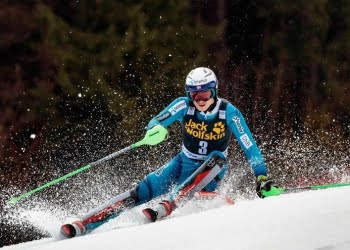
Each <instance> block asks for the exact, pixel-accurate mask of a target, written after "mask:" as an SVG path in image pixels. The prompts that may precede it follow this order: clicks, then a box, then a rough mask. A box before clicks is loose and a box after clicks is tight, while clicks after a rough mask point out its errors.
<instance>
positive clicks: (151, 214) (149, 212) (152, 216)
mask: <svg viewBox="0 0 350 250" xmlns="http://www.w3.org/2000/svg"><path fill="white" fill-rule="evenodd" d="M142 213H143V214H144V215H145V216H146V218H147V219H148V220H149V221H151V222H155V221H156V220H157V212H156V211H154V210H153V209H152V208H145V209H143V210H142Z"/></svg>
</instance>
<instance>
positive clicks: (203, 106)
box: [193, 98, 214, 112]
mask: <svg viewBox="0 0 350 250" xmlns="http://www.w3.org/2000/svg"><path fill="white" fill-rule="evenodd" d="M193 103H194V105H195V106H196V108H197V110H198V111H201V112H202V111H203V112H204V111H207V110H208V108H209V107H210V105H212V104H213V103H214V100H213V98H211V99H209V100H208V101H194V102H193Z"/></svg>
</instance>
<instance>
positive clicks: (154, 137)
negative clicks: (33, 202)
mask: <svg viewBox="0 0 350 250" xmlns="http://www.w3.org/2000/svg"><path fill="white" fill-rule="evenodd" d="M167 135H168V130H167V129H166V128H165V127H163V126H160V125H156V126H154V127H153V128H152V129H150V130H148V131H147V132H146V135H145V137H144V138H143V139H142V140H140V141H138V142H136V143H134V144H132V145H130V146H128V147H125V148H123V149H121V150H119V151H117V152H114V153H112V154H110V155H107V156H105V157H103V158H101V159H99V160H97V161H94V162H92V163H89V164H87V165H85V166H83V167H81V168H79V169H77V170H74V171H73V172H70V173H68V174H66V175H64V176H62V177H60V178H57V179H55V180H53V181H50V182H48V183H46V184H44V185H42V186H40V187H38V188H35V189H33V190H31V191H29V192H27V193H24V194H22V195H20V196H17V197H13V198H11V199H10V200H8V201H7V203H8V204H12V205H13V204H16V203H17V202H18V201H20V200H22V199H24V198H26V197H28V196H29V195H32V194H34V193H36V192H39V191H41V190H43V189H45V188H48V187H50V186H52V185H54V184H56V183H59V182H61V181H64V180H66V179H68V178H70V177H72V176H74V175H76V174H78V173H81V172H83V171H85V170H88V169H89V168H91V167H93V166H96V165H98V164H100V163H102V162H105V161H108V160H110V159H112V158H115V157H117V156H119V155H121V154H124V153H126V152H128V151H130V150H132V149H135V148H137V147H140V146H142V145H156V144H159V143H161V142H162V141H164V140H165V139H166V137H167Z"/></svg>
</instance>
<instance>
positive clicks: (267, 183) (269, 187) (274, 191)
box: [256, 175, 283, 198]
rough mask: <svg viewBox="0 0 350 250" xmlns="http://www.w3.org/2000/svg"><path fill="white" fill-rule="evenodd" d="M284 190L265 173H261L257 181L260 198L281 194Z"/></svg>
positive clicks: (257, 191)
mask: <svg viewBox="0 0 350 250" xmlns="http://www.w3.org/2000/svg"><path fill="white" fill-rule="evenodd" d="M282 192H283V191H282V189H281V188H279V187H278V186H277V185H276V184H275V183H274V182H273V181H272V180H270V179H269V178H268V177H267V176H265V175H259V176H258V178H257V183H256V193H257V194H258V196H259V197H260V198H265V197H268V196H274V195H279V194H281V193H282Z"/></svg>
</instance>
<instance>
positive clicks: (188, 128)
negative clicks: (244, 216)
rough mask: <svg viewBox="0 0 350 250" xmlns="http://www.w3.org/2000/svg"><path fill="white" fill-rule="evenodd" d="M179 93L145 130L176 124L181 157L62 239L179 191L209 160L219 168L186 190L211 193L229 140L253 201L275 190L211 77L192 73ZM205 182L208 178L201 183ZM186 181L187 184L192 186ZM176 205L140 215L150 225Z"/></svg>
mask: <svg viewBox="0 0 350 250" xmlns="http://www.w3.org/2000/svg"><path fill="white" fill-rule="evenodd" d="M185 89H186V94H187V96H186V97H180V98H177V99H176V100H174V101H173V102H172V103H171V104H170V105H169V106H167V107H166V108H165V109H164V110H163V111H162V112H160V113H159V114H158V115H157V116H156V117H154V118H153V119H152V120H151V121H150V122H149V124H148V126H147V130H151V131H152V132H154V133H157V132H158V130H160V129H164V128H166V127H168V126H169V125H171V124H172V123H174V122H175V121H179V122H180V123H181V125H182V150H181V152H180V153H179V154H178V155H176V156H175V157H174V158H173V159H171V160H170V161H169V162H168V163H166V164H165V165H164V166H162V167H161V168H160V169H158V170H156V171H154V172H152V173H150V174H148V175H147V176H146V177H145V178H144V179H143V180H141V181H140V183H139V184H138V185H137V187H136V188H135V189H132V190H129V191H127V192H125V193H122V194H120V195H118V196H117V197H115V198H113V199H112V200H111V201H109V202H107V203H106V204H104V205H102V206H101V207H99V208H97V209H95V210H94V211H93V212H91V213H89V214H87V215H86V216H85V217H84V218H83V220H82V221H77V222H73V223H72V224H66V225H63V226H62V228H61V231H62V233H63V234H64V235H65V236H66V237H73V236H75V235H78V234H84V233H86V232H87V231H91V230H93V229H94V228H96V227H97V226H99V225H101V224H102V223H105V222H106V221H108V220H109V219H111V218H114V217H116V216H117V215H119V214H120V213H121V212H122V211H124V210H125V209H126V208H130V207H134V206H136V205H140V204H143V203H145V202H148V201H150V200H151V199H154V198H156V197H158V196H160V195H162V194H165V193H167V192H169V191H171V188H172V187H173V185H174V184H176V185H178V186H181V184H182V183H184V182H186V181H187V180H188V179H189V177H190V176H191V175H192V174H193V173H194V172H195V171H196V170H197V169H198V168H199V167H200V166H202V165H203V162H206V161H208V159H209V160H210V159H211V158H212V159H214V164H218V165H220V166H219V168H217V169H216V172H215V173H214V172H213V171H212V169H213V166H210V168H207V167H206V168H205V170H206V171H203V173H205V174H204V175H203V173H201V174H202V175H201V178H200V179H198V178H197V179H196V181H195V185H193V186H192V188H193V187H194V186H198V184H199V188H200V189H201V190H203V191H206V192H213V191H215V190H216V189H217V187H218V184H219V182H220V181H221V180H222V179H223V177H224V175H225V172H226V170H227V168H228V164H227V162H226V158H227V148H228V146H229V139H230V137H231V135H232V134H233V135H234V136H235V138H236V139H237V141H238V143H239V145H240V146H241V148H242V149H243V151H244V153H245V155H246V157H247V158H248V161H249V163H250V166H251V168H252V170H253V173H254V175H255V177H256V178H257V186H256V191H257V194H258V196H259V197H261V198H263V197H264V195H263V193H262V190H267V191H269V190H270V189H271V187H277V186H276V185H275V184H274V182H272V180H270V179H269V178H268V177H267V169H266V165H265V162H264V159H263V157H262V154H261V152H260V150H259V148H258V146H257V144H256V142H255V141H254V139H253V137H252V134H251V132H250V131H249V128H248V126H247V124H246V122H245V120H244V118H243V116H242V114H241V112H240V111H239V110H238V109H237V108H236V107H235V106H233V105H232V104H231V103H230V102H228V101H226V100H224V99H221V98H219V97H218V91H217V89H218V81H217V78H216V76H215V74H214V72H213V71H212V70H211V69H209V68H204V67H199V68H195V69H194V70H192V71H191V72H190V73H189V74H188V75H187V78H186V87H185ZM208 165H209V164H208ZM210 171H211V172H210ZM210 174H211V175H210ZM199 176H200V175H199ZM205 176H208V177H207V178H204V177H205ZM204 179H205V181H204ZM191 181H192V183H193V180H191ZM185 184H187V183H185ZM200 185H202V186H200ZM188 186H189V185H182V186H181V188H183V187H184V188H183V189H182V190H178V191H179V192H178V193H179V194H180V195H179V196H181V194H182V195H186V192H187V194H188V193H189V192H190V191H191V190H189V189H188ZM186 188H187V190H186ZM181 191H184V192H182V193H181ZM197 191H198V188H197ZM176 199H178V197H175V199H172V200H170V201H168V200H166V201H163V202H161V203H160V204H159V206H158V207H157V209H155V210H154V209H145V210H143V213H144V214H145V215H146V216H147V218H149V219H150V220H151V221H155V220H157V219H159V218H161V217H164V216H166V215H169V214H170V213H171V211H172V210H173V209H174V208H175V207H176V204H174V202H175V201H176ZM96 211H98V212H97V213H96Z"/></svg>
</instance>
